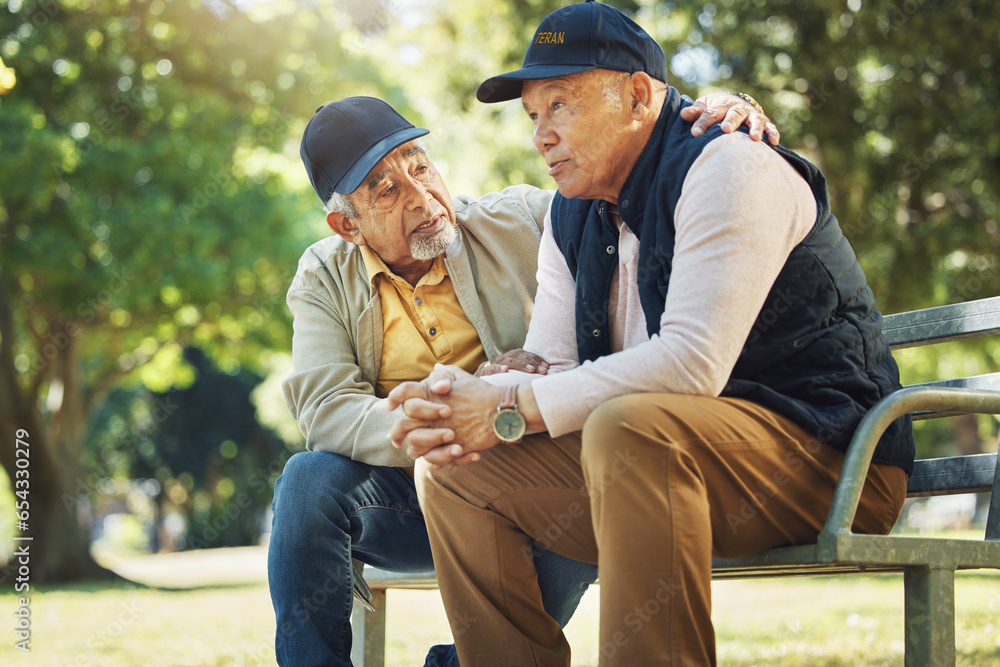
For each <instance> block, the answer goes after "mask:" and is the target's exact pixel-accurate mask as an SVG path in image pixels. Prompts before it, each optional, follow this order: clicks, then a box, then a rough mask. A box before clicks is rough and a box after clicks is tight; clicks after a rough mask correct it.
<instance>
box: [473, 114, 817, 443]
mask: <svg viewBox="0 0 1000 667" xmlns="http://www.w3.org/2000/svg"><path fill="white" fill-rule="evenodd" d="M550 212H551V209H550ZM674 221H675V228H676V240H675V245H674V260H673V270H672V272H671V276H670V287H669V290H668V293H667V299H666V303H665V304H664V310H663V315H662V316H661V317H660V329H659V332H658V333H656V334H654V335H653V336H652V337H650V336H649V335H648V333H647V331H646V319H645V316H644V314H643V311H642V306H641V304H640V303H639V295H638V285H637V282H636V277H635V271H636V268H637V263H638V242H637V239H636V238H635V236H634V235H633V234H632V232H631V231H629V230H628V228H627V227H625V226H624V225H622V224H621V223H620V221H619V229H620V236H619V245H618V247H619V264H618V267H617V269H616V273H615V276H614V278H613V283H612V295H611V298H610V300H609V317H611V318H612V325H611V335H612V344H613V354H610V355H607V356H605V357H602V358H600V359H598V360H596V361H594V362H590V361H587V362H585V363H583V364H582V365H581V364H580V363H579V356H578V354H577V347H576V334H575V331H576V319H575V299H576V296H575V292H576V283H575V281H574V279H573V276H572V274H570V272H569V268H568V267H567V265H566V261H565V258H564V257H563V255H562V253H561V252H560V250H559V248H558V246H557V245H556V242H555V239H554V237H553V235H552V230H551V225H550V224H549V220H548V215H547V216H546V221H545V229H544V232H543V234H542V241H541V247H540V249H539V255H538V285H539V289H538V293H537V295H536V297H535V308H534V311H533V314H532V318H531V324H530V326H529V328H528V336H527V340H526V341H525V345H524V348H525V349H526V350H528V351H530V352H534V353H536V354H538V355H540V356H541V357H542V358H544V359H545V360H546V361H548V363H549V364H550V370H549V374H548V375H546V376H538V375H531V374H527V373H520V372H509V373H504V374H498V375H492V376H488V380H489V381H491V382H492V383H494V384H515V383H523V382H531V384H532V390H533V392H534V395H535V399H536V401H537V403H538V407H539V409H540V411H541V414H542V417H543V419H544V420H545V425H546V428H547V429H548V431H549V432H550V433H551V434H552V435H553V436H558V435H562V434H564V433H569V432H572V431H577V430H580V429H581V428H583V424H584V422H585V421H586V418H587V416H588V415H589V414H590V412H591V411H592V410H594V408H596V407H597V406H598V405H600V404H601V403H603V402H604V401H606V400H608V399H611V398H614V397H616V396H621V395H624V394H630V393H637V392H669V393H681V394H698V395H705V396H718V395H719V393H720V392H721V391H722V389H723V388H724V387H725V385H726V382H727V381H728V379H729V376H730V374H731V373H732V370H733V367H734V366H735V364H736V361H737V358H738V357H739V354H740V350H742V348H743V345H744V343H745V341H746V339H747V337H748V335H749V334H750V330H751V327H752V326H753V324H754V321H755V320H756V318H757V315H758V314H759V313H760V312H761V309H762V307H763V306H764V301H765V299H766V297H767V295H768V292H769V291H770V289H771V286H772V285H773V283H774V280H775V278H776V277H777V275H778V273H779V272H780V271H781V269H782V267H783V266H784V264H785V261H786V260H787V259H788V255H789V253H790V252H791V250H792V248H794V247H795V246H796V245H797V244H798V243H800V242H801V241H802V240H803V239H804V238H805V237H806V235H807V234H808V233H809V231H810V230H811V229H812V227H813V225H814V224H815V221H816V200H815V199H814V198H813V195H812V192H811V190H810V189H809V186H808V184H807V183H806V182H805V181H804V180H803V179H802V178H801V177H800V176H799V175H798V173H797V172H796V171H795V169H794V168H793V167H792V166H791V165H789V164H788V163H787V162H786V161H785V160H784V158H782V157H781V156H780V155H779V154H778V153H777V152H775V151H774V150H772V149H770V148H768V147H767V146H764V145H762V144H758V143H755V142H753V141H752V140H751V139H750V138H749V137H747V136H746V135H744V134H739V133H734V134H730V135H726V136H724V137H720V138H718V139H716V140H714V141H712V142H711V143H709V144H708V146H706V147H705V149H704V150H703V151H702V153H701V155H700V156H699V157H698V159H697V160H696V161H695V163H694V164H693V165H692V166H691V168H690V169H689V170H688V173H687V175H686V177H685V180H684V184H683V187H682V191H681V197H680V199H679V201H678V203H677V208H676V210H675V213H674Z"/></svg>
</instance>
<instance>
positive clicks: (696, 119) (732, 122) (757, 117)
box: [681, 93, 781, 146]
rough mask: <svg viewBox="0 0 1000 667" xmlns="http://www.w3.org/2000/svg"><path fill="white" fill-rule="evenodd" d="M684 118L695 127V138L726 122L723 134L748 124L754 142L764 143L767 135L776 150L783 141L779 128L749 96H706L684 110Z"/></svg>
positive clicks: (682, 111) (731, 94)
mask: <svg viewBox="0 0 1000 667" xmlns="http://www.w3.org/2000/svg"><path fill="white" fill-rule="evenodd" d="M681 118H683V119H684V120H686V121H688V122H693V123H694V125H693V126H692V127H691V134H692V135H693V136H695V137H697V136H699V135H700V134H703V133H704V132H705V130H707V129H708V128H709V127H711V126H712V125H714V124H715V123H718V122H719V121H722V125H721V126H720V127H721V128H722V131H723V132H732V131H734V130H735V129H736V128H738V127H739V126H740V125H741V124H744V125H747V126H748V127H749V128H750V138H751V139H753V140H754V141H760V140H761V139H762V138H763V136H764V134H767V139H768V141H770V142H771V144H773V145H775V146H777V145H778V142H779V141H781V133H780V132H778V128H777V127H776V126H775V125H774V123H772V122H771V119H770V118H768V117H767V114H765V113H764V110H763V109H761V108H760V105H759V104H757V101H756V100H754V99H753V98H752V97H750V96H749V95H747V96H745V97H744V96H740V95H735V94H733V93H709V94H708V95H702V96H701V97H699V98H698V99H697V100H695V102H694V104H692V105H691V106H689V107H686V108H685V109H682V110H681Z"/></svg>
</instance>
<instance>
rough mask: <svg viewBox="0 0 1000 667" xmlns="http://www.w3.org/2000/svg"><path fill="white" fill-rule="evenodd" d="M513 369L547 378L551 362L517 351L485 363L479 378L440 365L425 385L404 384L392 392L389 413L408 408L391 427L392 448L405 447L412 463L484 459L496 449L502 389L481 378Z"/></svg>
mask: <svg viewBox="0 0 1000 667" xmlns="http://www.w3.org/2000/svg"><path fill="white" fill-rule="evenodd" d="M508 369H513V370H520V371H525V372H528V373H538V374H543V375H544V374H546V373H547V372H548V364H547V363H545V361H544V360H543V359H542V358H541V357H539V356H537V355H534V354H531V353H530V352H525V351H524V350H514V351H511V352H507V353H505V354H502V355H500V356H498V357H494V358H493V359H491V360H490V361H488V362H486V363H484V364H482V365H481V366H480V367H479V370H477V371H476V375H475V376H473V375H471V374H469V373H466V372H465V371H463V370H462V369H461V368H459V367H458V366H445V365H443V364H435V365H434V371H433V372H432V373H431V374H430V375H428V376H427V378H425V379H424V380H422V381H420V382H403V383H402V384H400V385H399V386H397V387H396V388H395V389H393V390H392V391H391V392H389V397H388V403H387V405H386V408H387V409H388V410H395V409H396V408H397V407H399V406H403V414H404V415H405V416H404V417H402V418H401V419H399V420H398V421H397V422H396V424H395V425H394V426H393V427H392V429H390V431H389V436H390V438H391V439H392V446H393V447H396V448H397V449H399V448H400V447H406V454H407V455H408V456H409V457H410V458H412V459H418V458H420V457H423V458H424V460H426V461H427V462H428V463H430V464H431V465H433V466H437V467H440V466H446V465H465V464H468V463H473V462H474V461H478V460H479V454H478V452H480V451H482V450H484V449H489V448H490V447H493V446H495V445H497V444H498V443H499V442H500V440H499V438H497V436H496V433H495V432H494V431H493V415H495V414H496V411H497V407H498V406H499V405H500V399H501V393H502V390H501V389H500V388H499V387H494V386H493V385H491V384H488V383H486V382H483V381H482V380H480V379H479V378H478V376H481V375H491V374H493V373H498V372H499V373H502V372H506V371H507V370H508Z"/></svg>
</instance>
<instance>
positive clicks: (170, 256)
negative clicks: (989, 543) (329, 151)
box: [0, 0, 1000, 585]
mask: <svg viewBox="0 0 1000 667" xmlns="http://www.w3.org/2000/svg"><path fill="white" fill-rule="evenodd" d="M561 4H565V3H559V2H553V1H551V0H510V1H499V0H486V1H478V0H477V1H476V2H468V1H467V0H432V1H429V0H382V1H381V2H378V1H370V0H297V1H292V0H149V1H147V0H0V424H2V425H3V431H2V437H0V462H2V463H3V470H4V471H6V475H4V474H3V473H0V563H4V562H6V561H7V560H8V559H9V557H10V555H11V553H12V552H13V548H14V547H13V545H14V542H13V536H14V535H15V534H22V532H23V531H22V530H20V528H19V527H18V526H17V523H16V522H17V520H18V517H17V515H16V513H15V507H14V503H15V501H16V500H18V499H17V498H16V497H15V495H14V489H13V488H12V485H11V484H10V482H9V479H13V477H14V472H15V470H16V467H15V433H16V432H17V431H18V429H21V430H23V431H24V432H26V433H27V434H28V438H27V439H28V441H29V442H30V449H31V464H30V473H31V477H30V480H31V485H30V519H29V522H28V523H29V529H28V533H30V534H31V535H32V536H33V537H34V542H33V545H34V546H33V549H34V557H33V560H32V581H33V582H35V583H41V584H45V583H53V582H68V581H78V580H82V579H85V580H93V579H95V578H96V579H101V578H107V577H110V576H112V575H111V573H110V572H109V570H108V569H107V568H106V567H105V565H102V564H101V562H100V561H101V558H100V556H101V555H102V554H122V553H126V554H127V553H155V552H170V551H186V550H194V549H211V548H216V547H236V546H248V545H256V544H260V543H261V540H262V539H264V540H266V533H267V530H268V524H269V515H268V507H269V504H270V500H271V491H272V487H273V483H274V480H275V478H276V477H277V476H278V474H280V471H281V468H282V465H283V464H284V461H285V460H287V458H288V457H289V456H290V455H291V454H292V453H293V452H295V451H297V450H298V449H300V448H301V447H302V443H301V437H300V435H299V434H298V431H297V429H296V427H295V425H294V424H293V423H290V420H289V417H288V415H287V411H286V409H285V407H284V404H283V401H282V398H281V393H280V381H281V378H282V377H283V376H284V375H285V374H287V373H288V372H289V365H288V358H289V354H288V353H289V350H290V325H291V323H290V317H289V314H288V311H287V309H286V307H285V305H284V292H285V290H286V289H287V287H288V284H289V282H290V280H291V277H292V275H293V274H294V271H295V267H296V263H297V260H298V257H299V256H300V254H301V253H302V251H303V250H304V249H305V248H306V247H307V246H308V245H309V244H310V243H311V242H313V241H315V240H317V239H319V238H321V237H322V236H324V235H326V234H328V233H329V231H328V229H327V227H326V225H325V222H324V219H323V215H322V212H321V210H320V204H319V201H318V200H317V199H316V197H315V195H314V193H313V192H312V190H311V188H310V186H309V183H308V180H307V178H306V176H305V173H304V171H303V169H302V167H301V164H300V162H299V158H298V145H299V139H300V137H301V133H302V130H303V128H304V126H305V123H306V122H307V121H308V120H309V118H310V117H311V115H312V113H313V111H314V110H315V109H316V107H318V106H319V105H320V104H322V103H324V102H327V101H331V100H335V99H339V98H342V97H347V96H351V95H372V96H376V97H380V98H383V99H385V100H387V101H388V102H390V103H391V104H393V105H394V106H395V107H396V108H397V109H399V110H400V111H401V112H402V113H403V114H404V115H405V116H406V117H407V118H408V119H410V120H411V121H412V122H414V123H415V124H417V125H420V126H423V127H427V128H430V129H431V130H432V133H431V134H430V135H429V137H428V138H427V142H426V143H427V144H428V147H429V150H430V152H431V156H432V158H433V159H434V160H435V162H436V164H437V166H438V167H439V168H440V169H441V171H442V173H443V174H444V176H445V180H446V182H447V183H448V184H449V187H450V189H451V191H452V194H459V193H469V194H481V193H484V192H488V191H491V190H495V189H498V188H501V187H504V186H506V185H509V184H513V183H521V182H528V183H532V184H535V185H539V186H542V187H552V186H553V183H552V182H551V181H550V180H549V179H548V178H547V177H546V176H545V172H544V164H543V162H542V161H541V160H540V159H539V158H538V156H537V155H536V154H535V152H534V149H533V147H532V145H531V142H530V123H529V121H528V120H527V118H526V117H524V114H523V111H522V110H521V108H520V105H519V104H517V103H516V102H511V103H507V104H500V105H491V106H484V105H481V104H479V103H477V102H476V101H475V98H474V91H475V88H476V87H477V85H478V84H479V82H480V81H482V80H483V79H484V78H486V77H487V76H490V75H492V74H496V73H498V72H499V71H505V70H507V69H512V68H515V67H517V66H519V65H520V60H521V58H522V57H523V49H524V46H525V45H526V44H527V43H528V41H529V39H530V38H531V35H532V33H533V32H534V28H535V27H536V26H537V24H538V22H539V21H540V20H541V18H542V17H543V16H545V15H546V14H547V13H549V12H550V11H552V10H553V9H555V8H556V7H558V6H560V5H561ZM614 4H615V5H616V6H617V7H619V8H620V9H622V10H624V11H626V12H628V13H630V14H632V15H633V16H634V17H635V18H636V20H637V21H638V22H639V23H640V24H641V25H643V26H644V27H645V28H646V29H647V30H648V31H649V32H650V33H651V34H652V35H654V36H655V37H656V38H657V39H658V40H659V42H660V43H661V44H662V46H663V47H664V50H665V51H666V53H667V54H668V58H669V65H670V78H671V80H670V83H671V84H672V85H674V86H676V87H677V88H679V89H680V90H681V92H683V93H686V94H688V95H690V96H692V97H697V96H698V95H700V94H703V93H705V92H710V91H715V90H725V91H743V92H748V93H750V94H752V95H753V96H754V97H756V98H757V99H758V100H759V101H760V102H761V104H762V105H763V106H764V108H765V109H766V110H767V111H768V113H769V114H770V116H771V118H772V119H773V120H774V121H775V122H776V123H777V124H778V125H779V127H780V129H781V133H782V143H784V144H785V145H787V146H789V147H791V148H793V149H796V150H799V151H801V152H802V153H803V154H805V155H807V156H808V157H809V158H810V159H812V160H813V161H815V162H816V163H817V164H818V165H819V166H820V167H821V168H822V169H823V170H824V172H825V174H826V176H827V179H828V181H829V186H830V191H831V195H832V201H833V206H834V211H835V213H836V214H837V216H838V217H839V219H840V220H841V224H842V226H843V227H844V230H845V232H846V234H847V235H848V237H849V238H850V240H851V242H852V243H853V245H854V247H855V249H856V251H857V253H858V256H859V258H860V260H861V264H862V266H863V267H864V269H865V271H866V273H867V275H868V278H869V281H870V283H871V285H872V287H873V289H874V292H875V294H876V297H877V299H878V301H879V304H880V306H881V308H882V310H883V312H886V313H892V312H899V311H903V310H910V309H914V308H921V307H928V306H934V305H943V304H948V303H955V302H962V301H969V300H972V299H978V298H984V297H989V296H995V295H998V294H1000V266H998V248H1000V229H998V224H997V218H998V204H1000V92H998V90H1000V89H998V83H1000V80H998V79H1000V77H998V75H997V74H996V73H995V71H996V67H997V63H998V61H1000V4H998V3H995V2H989V1H987V0H981V1H970V0H964V1H954V2H937V1H933V0H926V1H920V0H904V1H898V0H897V1H896V2H869V1H868V0H846V2H845V1H834V0H810V1H809V2H806V1H805V0H776V1H773V2H764V1H763V0H718V1H716V2H702V1H697V0H692V1H691V2H676V3H675V2H666V3H664V2H651V1H647V0H642V1H639V2H636V1H621V2H616V3H614ZM719 187H720V188H724V187H726V184H725V183H720V184H719ZM898 358H899V360H900V364H901V368H902V373H903V376H904V381H905V382H907V383H912V382H919V381H922V380H927V379H932V378H943V377H950V376H958V375H967V374H973V373H985V372H992V371H996V370H998V366H1000V341H985V342H980V343H977V344H973V345H961V346H959V345H950V346H943V347H940V348H939V349H937V348H936V349H922V350H919V351H913V352H912V353H911V352H906V353H902V354H900V355H899V357H898ZM920 428H921V429H923V430H924V432H925V433H927V435H931V436H933V437H922V438H921V439H920V443H921V444H920V447H921V451H920V452H919V453H920V454H921V455H925V456H926V455H930V454H935V453H936V454H942V455H943V454H948V453H953V452H965V453H969V452H978V451H993V450H995V448H996V434H997V423H996V420H995V419H993V418H991V417H981V418H976V417H969V418H961V419H954V420H951V421H942V422H940V423H934V424H929V423H928V424H922V425H921V426H920ZM930 443H934V444H933V445H931V444H930ZM8 478H9V479H8ZM978 504H979V505H980V506H981V505H982V502H981V501H980V502H979V503H978ZM931 509H933V508H928V506H927V505H926V504H923V505H919V506H917V507H916V508H915V509H913V510H912V511H911V512H909V513H908V514H907V517H908V518H907V520H906V521H904V526H902V527H903V528H906V527H909V528H910V529H914V530H922V529H927V528H928V527H931V528H933V527H941V526H944V525H948V524H953V525H957V526H960V527H967V526H968V525H975V524H977V522H979V521H982V507H978V506H977V500H976V498H975V497H971V498H967V499H965V500H962V501H958V504H955V503H954V502H953V503H952V504H951V505H947V506H942V507H938V508H937V510H936V511H931ZM12 573H13V569H12V567H11V566H10V565H8V566H7V567H5V568H4V569H3V570H0V579H3V580H4V582H5V584H6V585H10V582H11V581H12V576H13V575H12Z"/></svg>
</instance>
